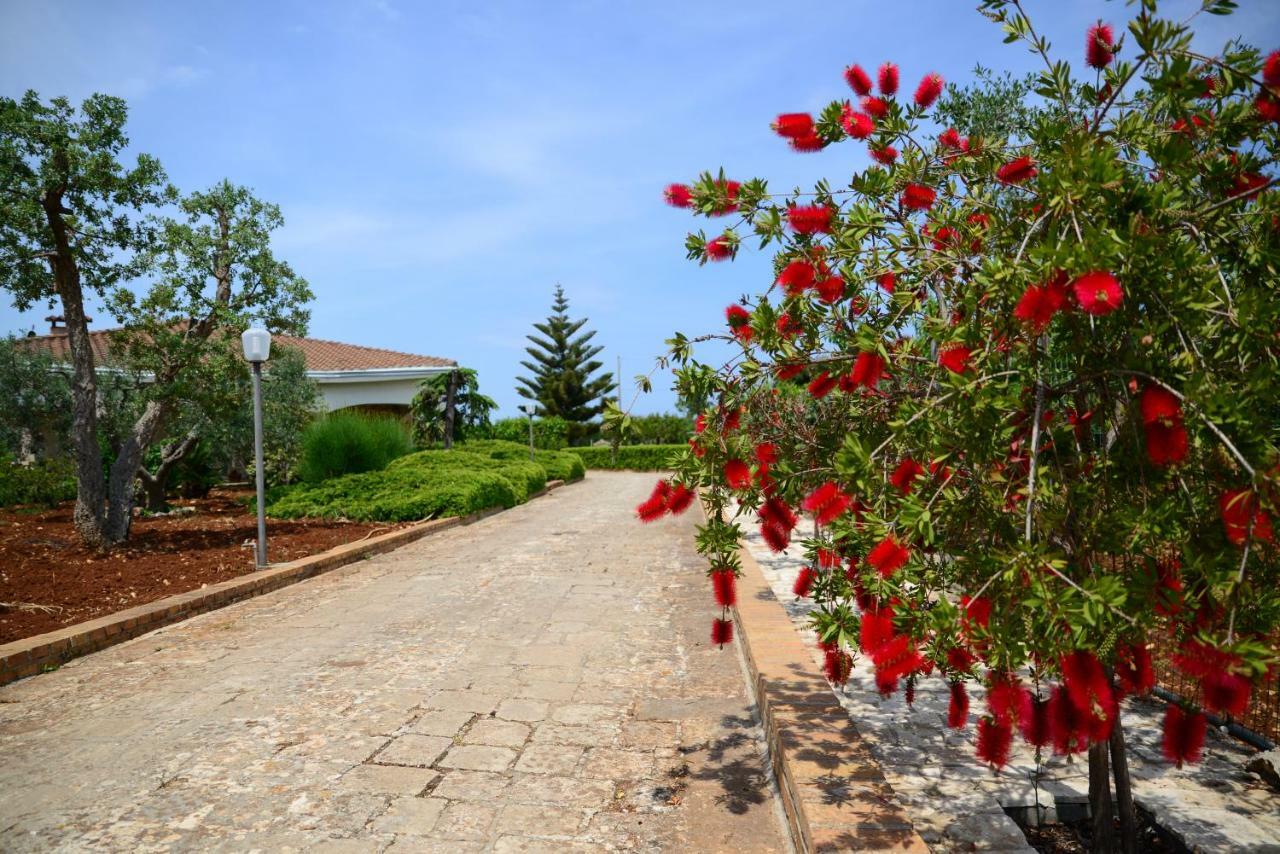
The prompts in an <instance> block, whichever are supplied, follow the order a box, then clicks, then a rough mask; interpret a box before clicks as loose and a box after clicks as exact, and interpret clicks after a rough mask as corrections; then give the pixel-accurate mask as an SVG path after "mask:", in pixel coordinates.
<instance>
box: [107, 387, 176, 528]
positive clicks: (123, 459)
mask: <svg viewBox="0 0 1280 854" xmlns="http://www.w3.org/2000/svg"><path fill="white" fill-rule="evenodd" d="M157 381H158V380H157ZM169 409H170V407H169V405H168V404H166V403H160V402H158V401H154V400H153V401H151V402H150V403H148V404H147V407H146V409H144V410H143V411H142V415H141V416H139V417H138V420H137V421H135V422H134V425H133V429H132V430H131V431H130V432H129V435H128V437H126V438H125V440H124V442H122V443H121V444H120V451H119V453H118V454H117V455H116V461H115V462H114V463H112V465H111V474H110V477H109V478H108V479H107V515H106V522H105V524H104V525H103V527H102V537H103V543H104V545H108V546H113V545H116V544H118V543H122V542H124V541H125V540H126V539H128V538H129V527H130V526H131V525H132V524H133V502H134V487H133V483H134V480H136V479H137V477H138V471H139V469H141V468H142V455H143V454H144V453H146V450H147V448H148V447H149V446H150V445H151V443H152V442H153V441H155V438H156V434H158V433H159V432H160V428H161V427H162V426H163V424H164V420H165V418H166V417H167V416H168V414H169Z"/></svg>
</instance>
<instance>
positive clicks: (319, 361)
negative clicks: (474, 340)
mask: <svg viewBox="0 0 1280 854" xmlns="http://www.w3.org/2000/svg"><path fill="white" fill-rule="evenodd" d="M114 331H115V330H112V329H101V330H97V331H94V332H90V333H89V342H90V346H91V347H92V348H93V358H94V362H95V363H96V364H99V365H105V364H109V363H110V361H111V359H110V357H111V354H110V346H111V333H112V332H114ZM18 341H19V342H20V343H22V344H24V345H25V346H28V347H30V348H32V349H33V350H40V351H43V352H45V353H48V354H49V355H50V356H52V357H53V358H54V359H57V360H58V361H67V360H69V359H70V357H71V349H70V345H69V343H68V340H67V336H66V335H38V336H34V337H31V338H19V339H18ZM271 342H272V344H273V345H280V346H285V347H295V348H297V349H299V350H301V351H302V356H303V358H304V359H305V360H306V363H307V370H308V371H366V370H376V369H379V368H382V369H386V368H447V367H452V366H455V365H457V362H455V361H453V360H452V359H442V358H440V357H438V356H420V355H417V354H414V353H401V352H398V351H396V350H383V349H380V348H378V347H362V346H360V345H358V344H343V343H341V342H339V341H325V340H323V339H321V338H298V337H295V336H293V335H273V336H272V337H271Z"/></svg>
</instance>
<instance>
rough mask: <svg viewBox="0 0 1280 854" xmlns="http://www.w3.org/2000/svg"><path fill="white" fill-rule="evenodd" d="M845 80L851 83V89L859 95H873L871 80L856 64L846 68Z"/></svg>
mask: <svg viewBox="0 0 1280 854" xmlns="http://www.w3.org/2000/svg"><path fill="white" fill-rule="evenodd" d="M844 79H845V80H846V81H847V82H848V83H849V88H850V89H852V90H853V91H854V92H857V93H858V94H859V95H870V94H871V78H870V77H869V76H868V75H867V72H865V71H863V70H862V66H861V65H857V64H854V65H850V66H849V67H848V68H846V69H845V70H844Z"/></svg>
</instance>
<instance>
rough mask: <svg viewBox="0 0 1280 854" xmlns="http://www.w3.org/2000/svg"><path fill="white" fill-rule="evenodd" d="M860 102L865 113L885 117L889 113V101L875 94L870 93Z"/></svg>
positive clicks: (879, 117) (880, 117)
mask: <svg viewBox="0 0 1280 854" xmlns="http://www.w3.org/2000/svg"><path fill="white" fill-rule="evenodd" d="M858 103H859V104H860V105H861V107H862V111H863V112H864V113H867V114H868V115H870V116H872V117H874V118H877V119H883V118H884V117H885V116H887V115H889V102H888V101H885V100H884V99H882V98H877V97H876V96H875V95H868V96H867V97H865V98H863V99H862V100H861V101H859V102H858Z"/></svg>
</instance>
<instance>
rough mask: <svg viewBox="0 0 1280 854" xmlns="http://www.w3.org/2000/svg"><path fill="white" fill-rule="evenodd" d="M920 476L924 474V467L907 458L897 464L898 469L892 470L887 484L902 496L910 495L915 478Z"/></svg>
mask: <svg viewBox="0 0 1280 854" xmlns="http://www.w3.org/2000/svg"><path fill="white" fill-rule="evenodd" d="M922 474H924V466H922V465H920V464H919V463H918V462H916V461H915V460H913V459H911V458H910V457H907V458H906V459H905V460H903V461H902V462H900V463H898V467H897V468H896V469H894V470H893V474H891V475H889V482H890V483H892V484H893V485H894V487H896V488H897V490H898V491H899V492H901V493H902V494H903V495H910V494H911V490H912V489H914V488H915V482H916V478H918V477H920V475H922Z"/></svg>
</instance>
